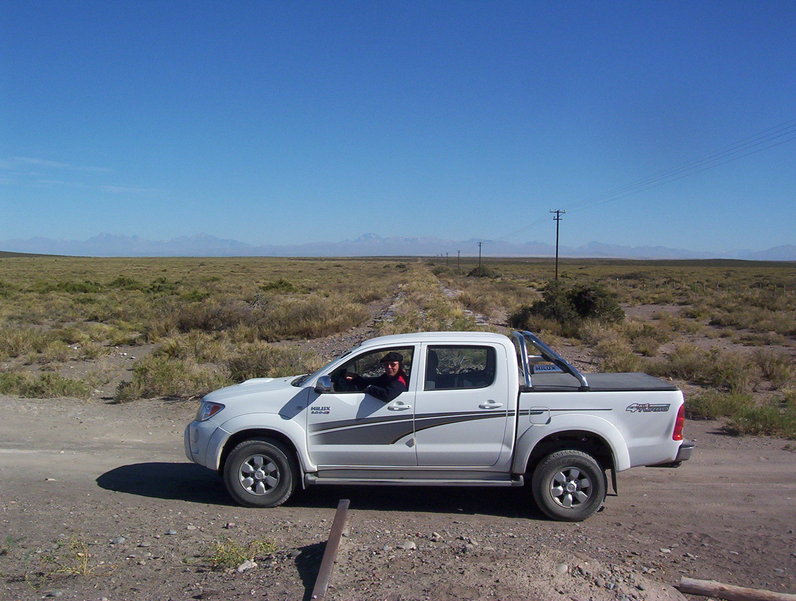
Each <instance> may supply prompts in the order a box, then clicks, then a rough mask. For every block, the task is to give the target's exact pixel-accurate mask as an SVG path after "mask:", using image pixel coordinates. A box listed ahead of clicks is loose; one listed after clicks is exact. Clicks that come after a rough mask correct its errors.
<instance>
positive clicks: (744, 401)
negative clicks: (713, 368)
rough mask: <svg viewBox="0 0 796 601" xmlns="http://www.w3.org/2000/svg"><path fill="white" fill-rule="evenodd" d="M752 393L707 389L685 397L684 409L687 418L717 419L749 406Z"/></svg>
mask: <svg viewBox="0 0 796 601" xmlns="http://www.w3.org/2000/svg"><path fill="white" fill-rule="evenodd" d="M752 404H753V400H752V395H750V394H744V393H726V392H719V391H717V390H708V391H705V392H702V393H699V394H695V395H694V396H691V397H689V398H687V399H686V403H685V409H686V417H688V419H719V418H722V417H729V416H731V415H735V414H737V413H738V412H739V411H741V410H742V409H745V408H747V407H751V406H752Z"/></svg>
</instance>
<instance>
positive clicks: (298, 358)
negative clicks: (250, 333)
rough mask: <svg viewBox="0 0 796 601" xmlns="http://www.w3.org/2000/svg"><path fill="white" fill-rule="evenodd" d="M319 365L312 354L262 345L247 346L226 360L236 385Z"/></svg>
mask: <svg viewBox="0 0 796 601" xmlns="http://www.w3.org/2000/svg"><path fill="white" fill-rule="evenodd" d="M320 366H321V360H320V358H319V357H317V356H316V355H314V354H312V353H308V352H306V351H302V350H300V349H297V348H295V347H282V346H274V345H270V344H266V343H264V342H260V343H254V344H251V345H247V346H246V347H244V348H243V349H242V350H241V352H240V354H238V355H237V356H235V357H233V358H232V359H230V360H229V361H227V367H228V369H229V372H230V377H231V378H232V380H234V381H236V382H240V381H243V380H248V379H249V378H262V377H272V378H277V377H282V376H292V375H296V374H302V373H309V372H311V371H314V370H315V369H317V368H318V367H320Z"/></svg>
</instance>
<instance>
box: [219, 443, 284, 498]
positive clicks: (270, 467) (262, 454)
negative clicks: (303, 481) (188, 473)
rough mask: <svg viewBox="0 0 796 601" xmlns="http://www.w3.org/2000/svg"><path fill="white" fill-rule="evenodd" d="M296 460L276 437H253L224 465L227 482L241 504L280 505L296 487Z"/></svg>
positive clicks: (234, 452) (231, 493)
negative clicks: (273, 438)
mask: <svg viewBox="0 0 796 601" xmlns="http://www.w3.org/2000/svg"><path fill="white" fill-rule="evenodd" d="M298 478H299V470H298V466H297V465H296V459H295V457H294V456H293V453H291V452H290V451H289V450H288V449H287V448H285V446H284V445H283V444H281V443H280V442H278V441H275V440H269V439H262V438H252V439H249V440H244V441H243V442H241V443H240V444H238V445H237V446H236V447H235V448H234V449H232V452H231V453H230V454H229V457H227V461H226V463H225V464H224V484H225V485H226V487H227V490H228V491H229V494H230V495H232V498H233V499H235V501H237V502H238V503H240V504H241V505H246V506H248V507H277V506H278V505H281V504H282V503H284V502H285V501H287V500H288V499H289V498H290V495H292V494H293V491H294V490H295V489H296V484H297V482H298Z"/></svg>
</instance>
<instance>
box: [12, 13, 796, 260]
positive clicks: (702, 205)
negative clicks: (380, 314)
mask: <svg viewBox="0 0 796 601" xmlns="http://www.w3.org/2000/svg"><path fill="white" fill-rule="evenodd" d="M794 31H796V3H794V2H790V1H786V0H782V1H778V2H772V1H762V2H752V1H748V2H734V1H731V0H722V1H702V2H692V1H691V2H676V1H671V2H669V1H667V2H645V1H640V2H639V1H632V2H630V1H628V2H579V1H574V2H486V1H484V2H466V1H461V2H459V1H457V2H436V3H430V2H411V1H410V2H386V1H376V2H374V1H365V2H345V1H340V2H308V3H302V2H238V3H218V2H203V1H195V2H153V1H146V0H145V1H141V2H106V1H101V2H85V1H78V2H60V1H59V2H53V1H42V2H28V1H24V2H20V1H17V0H6V1H5V2H3V3H2V7H0V209H1V210H2V216H0V240H10V239H26V238H31V237H37V236H41V237H48V238H59V239H75V240H82V239H85V238H88V237H91V236H94V235H97V234H100V233H111V234H125V235H138V236H141V237H144V238H150V239H155V240H165V239H170V238H173V237H177V236H190V235H193V234H197V233H200V232H206V233H208V234H212V235H214V236H218V237H222V238H232V239H236V240H240V241H243V242H247V243H251V244H285V243H300V242H308V241H318V240H330V241H337V240H343V239H350V238H355V237H357V236H359V235H360V234H362V233H365V232H374V233H377V234H379V235H382V236H437V237H440V238H446V239H457V240H465V239H471V238H480V239H506V240H509V241H512V242H523V241H532V240H533V241H542V242H552V241H553V240H554V234H555V228H554V224H553V221H552V219H551V215H550V214H549V210H550V209H564V210H566V211H567V214H566V215H565V216H564V219H563V221H562V222H561V235H562V244H564V243H565V244H567V245H570V246H577V245H580V244H585V243H588V242H590V241H599V242H605V243H611V244H622V245H631V246H639V245H664V246H669V247H678V248H688V249H693V250H699V251H701V250H728V249H737V248H749V249H753V250H758V249H765V248H769V247H772V246H777V245H781V244H794V243H796V236H795V235H794V233H793V232H794V229H795V228H794V225H795V224H796V198H795V197H796V67H794V66H795V65H796V41H794V39H795V38H794V36H793V32H794ZM733 145H735V146H733ZM711 157H712V158H711ZM647 178H649V179H647ZM644 182H647V183H644ZM648 184H652V185H648ZM622 190H624V192H623V191H622Z"/></svg>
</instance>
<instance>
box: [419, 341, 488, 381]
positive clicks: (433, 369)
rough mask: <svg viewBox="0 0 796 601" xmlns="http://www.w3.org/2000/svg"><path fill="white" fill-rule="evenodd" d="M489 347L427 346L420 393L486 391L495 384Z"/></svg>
mask: <svg viewBox="0 0 796 601" xmlns="http://www.w3.org/2000/svg"><path fill="white" fill-rule="evenodd" d="M495 363H496V362H495V349H494V348H492V347H491V346H469V345H468V346H448V345H445V346H443V345H438V346H430V347H428V351H427V353H426V375H425V381H424V385H423V390H459V389H468V388H486V387H487V386H491V385H492V383H493V382H494V381H495Z"/></svg>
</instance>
